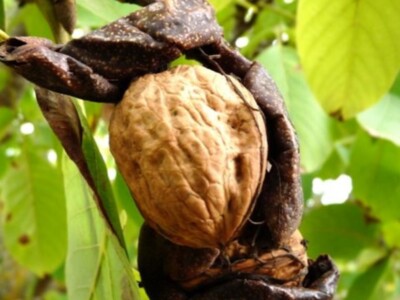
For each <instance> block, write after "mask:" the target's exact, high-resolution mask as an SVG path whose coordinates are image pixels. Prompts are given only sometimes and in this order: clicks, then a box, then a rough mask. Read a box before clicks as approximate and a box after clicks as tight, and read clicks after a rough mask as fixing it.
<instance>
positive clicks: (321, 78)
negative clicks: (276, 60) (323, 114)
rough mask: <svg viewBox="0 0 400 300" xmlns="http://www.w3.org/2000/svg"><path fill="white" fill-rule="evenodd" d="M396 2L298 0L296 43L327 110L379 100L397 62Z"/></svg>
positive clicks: (349, 111) (348, 110)
mask: <svg viewBox="0 0 400 300" xmlns="http://www.w3.org/2000/svg"><path fill="white" fill-rule="evenodd" d="M399 15H400V2H399V1H393V0H382V1H379V2H377V1H374V0H357V1H354V0H336V1H330V0H301V1H300V2H299V8H298V15H297V24H298V26H297V44H298V50H299V54H300V58H301V62H302V65H303V67H304V71H305V74H306V76H307V78H308V81H309V83H310V86H311V87H312V89H313V91H314V92H315V94H316V96H317V98H318V100H319V101H320V102H321V104H322V105H323V107H324V108H325V110H326V111H328V112H329V113H331V114H334V115H336V116H338V117H342V118H345V119H347V118H350V117H353V116H354V115H356V114H357V113H358V112H360V111H362V110H363V109H365V108H367V107H369V106H371V105H372V104H374V103H375V102H377V101H378V100H379V99H380V98H381V97H382V96H383V95H384V94H385V93H386V92H387V91H388V90H389V88H390V86H391V85H392V84H393V81H394V79H395V77H396V75H397V73H398V71H399V67H400V18H399Z"/></svg>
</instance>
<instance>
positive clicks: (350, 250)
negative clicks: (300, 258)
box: [300, 204, 377, 259]
mask: <svg viewBox="0 0 400 300" xmlns="http://www.w3.org/2000/svg"><path fill="white" fill-rule="evenodd" d="M300 229H301V232H302V234H303V236H304V238H305V239H306V240H308V241H309V248H308V253H309V255H310V257H316V256H317V255H319V254H321V253H328V254H329V255H332V256H333V257H334V258H335V259H338V258H341V259H355V258H356V257H357V255H358V254H359V253H360V252H361V251H362V250H363V249H364V247H370V246H372V245H373V244H374V242H375V238H376V232H377V225H373V224H367V223H366V221H365V218H364V216H363V212H362V210H361V209H360V208H359V207H357V206H356V205H354V204H338V205H328V206H320V207H317V208H314V209H312V210H311V211H310V212H308V213H306V214H305V215H304V219H303V222H302V224H301V227H300Z"/></svg>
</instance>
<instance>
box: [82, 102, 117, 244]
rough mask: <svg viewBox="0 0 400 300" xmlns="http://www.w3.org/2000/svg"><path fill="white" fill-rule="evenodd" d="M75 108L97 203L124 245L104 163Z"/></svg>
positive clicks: (86, 125) (85, 124)
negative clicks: (97, 199) (81, 130)
mask: <svg viewBox="0 0 400 300" xmlns="http://www.w3.org/2000/svg"><path fill="white" fill-rule="evenodd" d="M77 110H78V115H79V118H80V123H81V126H82V129H83V136H82V152H83V155H84V157H85V161H86V164H87V166H88V168H89V172H90V175H91V178H92V179H93V183H94V186H95V188H96V193H97V195H98V198H99V205H100V207H101V208H102V209H103V214H104V215H105V216H106V217H107V220H108V222H109V223H110V227H111V229H112V231H113V232H114V234H115V235H116V236H117V238H118V240H119V241H120V243H121V246H123V247H125V241H124V237H123V233H122V228H121V224H120V220H119V216H118V210H117V204H116V202H115V199H114V193H113V190H112V187H111V183H110V181H109V179H108V173H107V168H106V165H105V163H104V160H103V157H102V156H101V153H100V150H99V148H98V147H97V144H96V142H95V140H94V138H93V135H92V133H91V131H90V129H89V125H88V123H87V120H86V118H85V117H84V116H83V114H82V113H81V110H80V109H79V107H77Z"/></svg>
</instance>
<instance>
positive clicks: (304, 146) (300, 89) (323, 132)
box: [257, 45, 333, 172]
mask: <svg viewBox="0 0 400 300" xmlns="http://www.w3.org/2000/svg"><path fill="white" fill-rule="evenodd" d="M257 60H258V61H259V62H260V63H261V64H262V65H263V66H264V67H265V68H266V69H267V70H268V72H269V73H270V74H271V76H272V77H273V78H274V80H275V81H276V83H277V85H278V87H279V89H280V91H281V93H282V95H283V98H284V99H285V103H286V106H287V108H288V111H289V115H290V118H291V120H292V121H293V124H294V127H295V128H296V131H297V133H298V136H299V141H300V151H301V166H302V169H303V170H304V172H312V171H315V170H316V169H318V168H319V167H320V166H321V165H322V164H323V162H324V161H325V160H326V159H327V158H328V156H329V155H330V153H331V151H332V150H333V141H332V139H331V137H330V120H329V117H328V116H327V115H326V114H325V112H324V111H323V110H322V109H321V107H320V106H319V105H318V103H317V102H316V101H315V99H314V97H313V95H312V93H311V92H310V90H309V88H308V86H307V84H306V81H305V79H304V76H303V73H302V71H301V68H300V66H299V61H298V57H297V54H296V52H295V50H294V49H292V48H288V47H282V46H279V45H278V46H274V47H271V48H269V49H268V50H266V51H264V52H263V53H261V55H260V56H258V58H257ZM311 116H312V117H311Z"/></svg>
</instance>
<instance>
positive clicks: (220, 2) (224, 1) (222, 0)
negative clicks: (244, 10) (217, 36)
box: [210, 0, 235, 13]
mask: <svg viewBox="0 0 400 300" xmlns="http://www.w3.org/2000/svg"><path fill="white" fill-rule="evenodd" d="M234 2H235V1H234V0H210V3H211V5H212V6H213V7H214V9H215V11H216V12H217V13H218V12H219V11H221V10H223V9H224V8H226V7H227V6H228V5H229V4H232V3H234Z"/></svg>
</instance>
